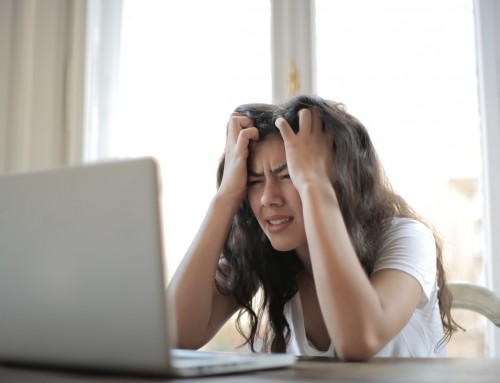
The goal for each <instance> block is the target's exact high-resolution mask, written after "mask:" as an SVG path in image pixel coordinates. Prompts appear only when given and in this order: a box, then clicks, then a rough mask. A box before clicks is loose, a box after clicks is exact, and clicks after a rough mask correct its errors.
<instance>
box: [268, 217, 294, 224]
mask: <svg viewBox="0 0 500 383" xmlns="http://www.w3.org/2000/svg"><path fill="white" fill-rule="evenodd" d="M290 220H291V219H290V218H281V219H273V220H270V221H269V223H270V224H271V225H280V224H282V223H285V222H288V221H290Z"/></svg>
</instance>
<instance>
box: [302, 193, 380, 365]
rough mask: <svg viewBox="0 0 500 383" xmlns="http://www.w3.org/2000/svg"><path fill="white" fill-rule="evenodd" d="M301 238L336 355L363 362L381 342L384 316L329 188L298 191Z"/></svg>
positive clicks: (333, 194)
mask: <svg viewBox="0 0 500 383" xmlns="http://www.w3.org/2000/svg"><path fill="white" fill-rule="evenodd" d="M301 199H302V203H303V209H304V220H305V227H306V235H307V239H308V246H309V251H310V259H311V267H312V270H313V275H314V281H315V285H316V291H317V294H318V300H319V303H320V307H321V311H322V315H323V318H324V320H325V324H326V327H327V329H328V332H329V335H330V337H331V340H332V342H333V343H334V344H335V347H336V349H337V352H338V353H339V354H341V355H340V356H341V357H342V356H343V355H342V354H345V357H348V358H349V357H350V355H352V354H353V353H355V354H356V355H358V356H359V358H361V359H362V358H363V356H364V355H366V357H368V356H371V354H373V353H375V352H376V351H378V348H380V347H381V345H382V344H383V342H384V341H385V339H384V332H383V329H384V325H383V321H384V312H383V307H382V305H381V303H380V300H379V297H378V295H377V293H376V291H375V290H374V288H373V286H372V285H371V283H370V280H369V279H368V277H367V276H366V274H365V272H364V270H363V268H362V266H361V264H360V262H359V260H358V257H357V255H356V252H355V250H354V248H353V246H352V244H351V241H350V238H349V234H348V232H347V229H346V226H345V223H344V221H343V218H342V214H341V212H340V208H339V206H338V201H337V198H336V195H335V192H334V190H333V188H332V187H331V185H329V184H325V185H321V184H314V185H312V186H309V187H307V188H304V189H303V190H302V192H301Z"/></svg>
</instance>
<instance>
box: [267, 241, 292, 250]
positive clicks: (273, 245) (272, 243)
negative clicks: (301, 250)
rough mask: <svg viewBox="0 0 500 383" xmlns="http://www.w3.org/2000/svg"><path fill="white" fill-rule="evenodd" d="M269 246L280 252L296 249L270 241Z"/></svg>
mask: <svg viewBox="0 0 500 383" xmlns="http://www.w3.org/2000/svg"><path fill="white" fill-rule="evenodd" d="M271 246H272V247H273V249H274V250H276V251H281V252H285V251H292V250H295V249H296V246H293V245H290V244H284V243H275V242H273V241H271Z"/></svg>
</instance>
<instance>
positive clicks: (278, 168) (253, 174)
mask: <svg viewBox="0 0 500 383" xmlns="http://www.w3.org/2000/svg"><path fill="white" fill-rule="evenodd" d="M287 168H288V165H287V164H286V162H285V163H284V164H281V165H278V166H276V167H275V168H274V169H271V173H273V174H279V173H281V172H282V171H283V170H285V169H287ZM248 175H249V176H251V177H263V176H264V172H260V173H258V172H256V171H254V170H252V169H248Z"/></svg>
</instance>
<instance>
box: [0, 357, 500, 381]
mask: <svg viewBox="0 0 500 383" xmlns="http://www.w3.org/2000/svg"><path fill="white" fill-rule="evenodd" d="M162 381H168V382H183V383H192V382H205V383H214V382H235V383H239V382H250V383H252V382H292V383H301V382H304V383H305V382H308V383H309V382H333V383H335V382H343V383H345V382H347V383H356V382H379V383H382V382H383V383H393V382H394V383H395V382H398V383H402V382H403V383H417V382H419V383H420V382H423V383H434V382H441V383H444V382H450V383H462V382H463V383H489V382H495V383H498V382H500V359H454V358H443V359H403V358H401V359H386V358H380V359H372V360H371V361H368V362H360V363H344V362H339V361H336V360H331V359H309V360H300V361H298V362H297V363H296V365H295V366H293V367H291V368H285V369H278V370H269V371H258V372H252V373H244V374H236V375H225V376H213V377H201V378H197V379H162V378H160V379H158V378H143V377H130V376H117V375H108V376H106V375H93V374H78V373H73V372H63V371H54V370H35V369H21V368H12V367H4V366H0V382H2V383H10V382H13V383H17V382H21V383H25V382H26V383H30V382H36V383H49V382H50V383H81V382H102V383H115V382H130V383H138V382H162Z"/></svg>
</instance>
